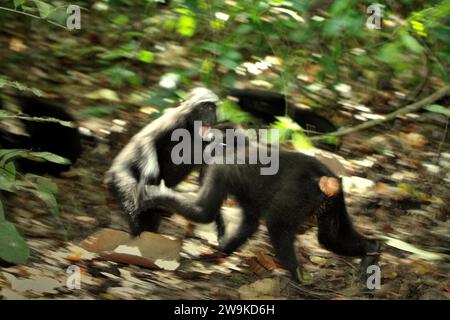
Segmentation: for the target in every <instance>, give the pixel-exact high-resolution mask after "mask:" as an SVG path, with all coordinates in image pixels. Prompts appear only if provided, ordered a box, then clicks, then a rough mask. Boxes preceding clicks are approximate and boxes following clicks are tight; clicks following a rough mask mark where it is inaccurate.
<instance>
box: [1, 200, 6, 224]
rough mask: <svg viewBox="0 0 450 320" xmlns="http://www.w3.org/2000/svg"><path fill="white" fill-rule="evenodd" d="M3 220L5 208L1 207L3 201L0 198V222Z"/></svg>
mask: <svg viewBox="0 0 450 320" xmlns="http://www.w3.org/2000/svg"><path fill="white" fill-rule="evenodd" d="M1 221H5V209H4V208H3V202H2V199H1V198H0V222H1Z"/></svg>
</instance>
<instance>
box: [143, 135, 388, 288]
mask: <svg viewBox="0 0 450 320" xmlns="http://www.w3.org/2000/svg"><path fill="white" fill-rule="evenodd" d="M222 131H223V130H222ZM236 132H237V135H238V136H239V135H243V134H244V133H242V132H241V133H239V130H237V131H236ZM215 135H216V134H215ZM213 140H214V141H216V142H217V141H220V139H219V140H216V139H215V138H214V139H213ZM236 141H237V140H236ZM230 145H233V146H234V147H235V148H233V149H234V151H231V152H234V154H235V155H236V156H238V155H239V154H240V155H241V156H242V154H243V155H244V158H245V159H246V160H249V157H250V155H251V154H252V152H255V151H256V150H255V148H256V149H261V148H262V149H263V150H262V151H264V152H266V154H268V153H270V152H274V150H277V149H272V148H271V147H270V146H269V147H268V146H267V145H263V144H260V143H256V142H253V141H249V140H248V139H246V144H245V146H244V147H242V146H239V145H237V144H236V143H235V141H232V142H231V143H230V142H229V139H228V138H227V140H226V143H225V144H224V143H217V144H216V146H215V147H214V148H215V149H214V150H216V151H215V156H214V159H215V160H218V161H216V163H211V164H209V165H207V166H206V168H205V172H204V178H203V183H202V186H201V188H200V190H199V192H198V194H197V196H194V197H189V196H187V195H185V194H180V193H178V192H175V191H173V190H171V189H168V188H166V187H165V186H164V185H160V186H159V187H158V186H151V187H150V190H148V191H149V192H150V193H151V195H152V196H151V199H150V200H149V205H151V206H163V207H165V208H167V209H169V210H171V211H173V212H177V213H179V214H181V215H183V216H184V217H186V218H188V219H190V220H192V221H195V222H200V223H209V222H213V221H214V220H215V219H217V217H218V216H220V208H221V206H222V203H223V201H224V200H225V199H226V198H227V197H228V196H232V197H234V198H235V199H236V200H237V202H238V203H239V205H240V207H241V208H242V210H243V219H242V222H241V224H240V226H239V227H238V229H237V231H236V232H235V233H234V234H233V235H231V236H229V237H226V236H224V237H220V238H219V246H218V249H219V250H220V251H221V252H223V253H225V254H231V253H232V252H234V251H235V250H237V249H238V248H239V247H240V246H241V245H242V244H244V243H245V242H246V240H247V239H248V238H249V237H250V236H252V235H253V234H254V233H255V232H256V231H257V230H258V226H259V223H260V218H265V221H266V224H267V229H268V232H269V236H270V240H271V242H272V245H273V249H274V251H275V255H276V257H277V258H278V260H279V261H280V262H281V264H282V265H283V266H284V268H286V269H287V270H288V271H290V273H291V275H292V277H293V278H294V279H296V280H298V279H299V272H298V262H297V258H296V255H295V249H294V241H295V239H296V234H297V231H298V228H299V226H300V225H301V224H303V223H304V222H306V221H307V220H308V219H309V218H310V217H315V218H316V219H317V224H318V230H319V231H318V239H319V242H320V243H321V244H322V245H323V246H324V247H325V248H326V249H328V250H330V251H333V252H335V253H337V254H341V255H345V256H355V257H362V261H361V268H360V271H361V273H360V275H362V276H364V275H365V274H366V270H367V267H368V266H369V265H372V264H376V263H377V260H378V257H379V251H380V244H379V242H378V241H376V240H372V239H368V238H365V237H364V236H362V235H361V234H359V233H358V232H357V231H356V230H355V229H354V227H353V225H352V222H351V220H350V217H349V215H348V213H347V210H346V206H345V201H344V193H343V190H342V183H341V180H340V179H339V178H338V177H336V176H335V175H334V174H333V173H332V172H331V171H330V170H329V169H328V168H327V167H326V166H325V165H323V164H322V163H321V162H319V161H318V160H317V159H315V158H313V157H310V156H307V155H304V154H302V153H298V152H292V151H287V150H278V151H279V156H278V157H274V160H276V161H279V163H278V164H279V168H278V171H277V172H276V173H275V174H273V175H262V174H261V172H262V171H261V169H262V168H263V167H264V165H262V164H260V163H259V162H258V163H257V164H249V161H246V162H245V164H236V163H234V164H220V163H221V161H223V157H224V155H225V154H226V152H227V151H226V150H225V149H226V148H227V146H230ZM217 148H223V150H219V149H217ZM268 148H270V150H268ZM218 151H220V152H218ZM259 151H261V150H258V152H259ZM228 152H230V151H229V150H228ZM240 152H241V153H240ZM242 152H243V153H242ZM158 188H159V190H158Z"/></svg>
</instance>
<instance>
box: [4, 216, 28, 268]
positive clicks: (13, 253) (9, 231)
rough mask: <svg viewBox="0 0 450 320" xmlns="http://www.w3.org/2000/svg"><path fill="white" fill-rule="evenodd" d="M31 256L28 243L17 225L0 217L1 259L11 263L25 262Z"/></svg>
mask: <svg viewBox="0 0 450 320" xmlns="http://www.w3.org/2000/svg"><path fill="white" fill-rule="evenodd" d="M29 256H30V249H29V248H28V245H27V243H26V242H25V240H24V239H23V237H22V236H21V235H20V233H19V232H18V231H17V229H16V227H15V226H14V225H13V224H12V223H10V222H8V221H6V220H4V219H0V259H1V260H3V261H6V262H9V263H14V264H21V263H25V262H26V261H27V260H28V258H29Z"/></svg>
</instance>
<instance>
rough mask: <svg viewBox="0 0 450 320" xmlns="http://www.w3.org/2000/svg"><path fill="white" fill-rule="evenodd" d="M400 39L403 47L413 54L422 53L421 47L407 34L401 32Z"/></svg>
mask: <svg viewBox="0 0 450 320" xmlns="http://www.w3.org/2000/svg"><path fill="white" fill-rule="evenodd" d="M400 39H401V41H402V43H403V45H404V46H405V47H406V48H408V49H409V50H411V51H413V52H417V53H420V52H422V51H423V47H422V45H421V44H420V43H419V42H418V41H417V40H416V39H415V38H414V37H412V36H411V35H410V34H409V33H408V32H402V34H401V35H400Z"/></svg>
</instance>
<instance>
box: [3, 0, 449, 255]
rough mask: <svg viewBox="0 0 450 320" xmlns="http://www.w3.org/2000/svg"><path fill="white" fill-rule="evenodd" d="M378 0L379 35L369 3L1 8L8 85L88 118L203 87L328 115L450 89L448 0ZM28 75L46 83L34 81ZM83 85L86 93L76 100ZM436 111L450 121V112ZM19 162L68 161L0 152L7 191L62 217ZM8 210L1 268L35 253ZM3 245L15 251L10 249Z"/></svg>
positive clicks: (40, 182) (165, 101)
mask: <svg viewBox="0 0 450 320" xmlns="http://www.w3.org/2000/svg"><path fill="white" fill-rule="evenodd" d="M379 3H380V4H381V5H382V7H383V19H382V27H381V29H369V28H367V26H366V21H367V19H368V17H369V14H368V13H367V7H368V6H369V5H371V4H373V1H361V0H359V1H356V0H334V1H331V0H319V1H309V0H292V1H281V0H272V1H269V0H254V1H245V0H226V1H222V0H208V1H207V0H186V1H181V0H178V1H176V0H175V1H170V2H168V3H167V4H163V3H160V2H157V1H154V0H111V1H70V2H68V1H57V0H54V1H51V0H45V1H40V0H11V1H2V2H1V4H0V28H2V29H3V28H4V27H5V26H8V24H10V25H14V26H16V27H17V29H16V30H14V32H12V31H11V30H9V32H10V33H9V34H12V35H13V36H14V39H15V40H14V39H13V40H11V41H10V42H9V49H11V50H13V51H14V54H11V51H6V52H3V51H2V52H1V53H0V61H1V68H2V75H0V88H7V87H9V88H10V87H13V88H16V89H19V90H23V89H24V88H26V87H29V88H30V90H31V91H34V92H37V91H38V90H43V91H46V92H49V91H50V92H53V93H56V94H58V95H66V99H73V101H74V102H72V103H73V104H75V102H79V101H81V102H82V103H80V104H79V105H80V106H83V107H80V108H79V109H78V110H77V112H78V115H79V116H80V118H87V117H104V116H109V115H111V114H113V113H114V112H116V111H117V110H119V109H123V108H128V107H130V106H133V105H136V104H138V105H140V104H142V105H152V106H157V107H158V108H161V109H162V108H165V107H168V106H171V105H172V103H173V101H175V100H176V99H178V98H179V97H183V96H184V95H185V94H186V91H187V90H188V89H189V88H191V87H192V86H194V85H196V84H199V83H202V84H203V85H205V86H208V87H211V88H212V89H213V90H216V91H217V92H218V93H221V92H223V90H224V88H227V87H232V86H235V85H237V84H246V83H250V84H251V85H253V86H259V87H263V88H269V89H271V90H274V91H278V92H283V93H286V94H288V95H289V96H290V95H292V94H294V93H301V95H302V101H301V102H302V103H304V104H306V105H308V106H310V107H317V108H319V107H329V108H332V107H333V106H334V105H335V101H336V100H337V99H338V97H339V95H340V92H341V91H342V89H341V88H342V85H343V84H349V85H351V86H352V88H354V91H355V92H356V93H355V94H356V95H357V96H358V95H359V94H362V93H364V94H366V95H367V94H368V95H369V96H370V95H371V94H373V95H375V94H377V92H379V91H378V90H391V91H393V90H398V91H400V92H403V93H405V96H406V98H405V101H406V102H408V101H412V100H414V99H416V98H417V96H418V95H419V94H420V93H421V92H422V91H427V90H428V92H429V90H433V88H435V87H438V86H439V85H442V84H443V83H446V82H449V77H450V75H449V68H448V66H449V62H450V41H449V40H450V27H449V19H450V0H431V1H418V0H404V1H379ZM69 4H70V5H79V6H80V7H81V29H80V30H71V31H69V30H65V29H67V27H66V20H67V18H68V16H69V14H68V13H67V12H66V9H67V7H68V5H69ZM14 33H15V34H14ZM28 40H30V41H29V42H28ZM31 40H32V41H31ZM36 43H39V46H38V47H36ZM30 45H32V46H34V47H32V48H27V49H25V48H24V46H30ZM18 66H27V67H26V68H17V67H18ZM32 68H39V69H40V70H44V73H45V74H44V75H39V76H38V80H36V78H34V79H33V78H29V77H28V74H27V73H28V71H29V70H31V69H32ZM17 69H22V70H17ZM77 83H83V84H85V87H88V88H90V92H85V91H82V92H78V91H77V87H76V84H77ZM64 85H66V87H67V88H68V89H67V90H65V89H61V88H62V87H63V86H64ZM96 88H102V89H99V90H97V91H95V90H94V89H96ZM324 89H326V91H325V93H326V94H323V92H324ZM117 92H120V95H118V94H117ZM119 96H120V99H119ZM99 101H101V102H99ZM324 101H325V102H324ZM326 102H328V103H326ZM97 103H98V104H97ZM428 110H429V111H432V112H437V113H443V114H447V115H448V108H447V106H440V105H433V106H429V107H428ZM222 115H223V117H224V119H228V120H232V121H234V122H237V123H251V122H252V121H254V120H252V118H251V116H250V115H248V114H245V113H243V112H240V111H239V110H238V109H237V107H236V106H235V105H234V104H233V103H231V102H228V101H226V102H225V103H224V104H223V105H222ZM273 126H274V127H276V128H281V129H283V130H282V132H283V137H282V138H284V139H290V140H291V141H292V144H293V145H294V147H298V148H309V147H311V146H312V145H311V142H310V141H309V140H308V138H307V136H306V135H305V134H304V133H303V131H302V128H300V127H299V126H298V125H297V124H295V123H293V122H292V121H291V120H290V119H289V118H287V117H280V118H279V119H278V121H277V122H276V123H275V124H273ZM335 142H336V141H334V140H333V141H331V143H335ZM14 157H28V158H30V157H31V158H36V157H39V158H41V159H44V160H47V161H61V160H60V159H57V158H55V157H54V156H52V155H49V154H45V155H44V154H42V153H40V154H36V153H31V152H29V151H24V150H0V189H1V190H2V191H3V192H22V191H28V192H32V193H34V194H35V195H36V196H38V197H39V198H40V199H42V200H43V201H44V202H45V203H46V204H47V205H48V206H49V207H50V208H51V212H52V213H54V214H55V216H57V204H56V200H55V198H54V194H55V192H56V191H57V188H56V185H55V184H53V183H52V182H51V180H49V179H47V178H43V177H39V176H35V175H18V174H17V173H16V171H15V167H14V163H13V161H12V160H13V158H14ZM2 208H3V207H2V204H1V202H0V209H1V210H0V259H3V260H6V261H9V262H16V263H17V262H22V261H24V260H25V259H26V257H27V256H28V254H29V253H28V249H27V247H26V244H25V243H24V242H23V240H22V239H21V238H20V237H19V236H18V234H17V232H16V231H15V228H14V226H13V225H11V224H10V223H8V222H7V221H6V220H5V217H4V213H3V209H2ZM11 238H14V241H13V242H11V241H10V239H11ZM4 243H10V244H11V243H13V244H14V246H15V247H14V250H13V249H12V248H6V249H5V246H4V245H3V244H4ZM19 248H22V249H21V250H18V249H19ZM13 252H16V253H15V254H13Z"/></svg>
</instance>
